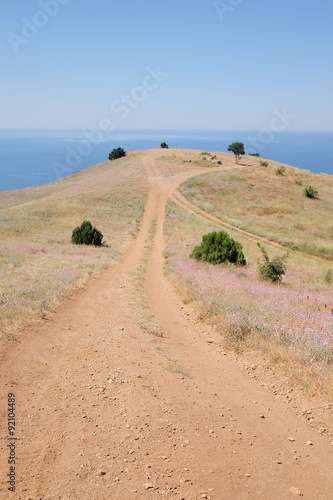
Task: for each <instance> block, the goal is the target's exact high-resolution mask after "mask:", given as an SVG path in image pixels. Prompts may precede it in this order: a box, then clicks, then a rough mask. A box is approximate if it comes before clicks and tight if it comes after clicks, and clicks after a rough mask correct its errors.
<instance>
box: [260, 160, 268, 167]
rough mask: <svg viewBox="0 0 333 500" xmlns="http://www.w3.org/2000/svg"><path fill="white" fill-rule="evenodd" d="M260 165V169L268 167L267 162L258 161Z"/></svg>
mask: <svg viewBox="0 0 333 500" xmlns="http://www.w3.org/2000/svg"><path fill="white" fill-rule="evenodd" d="M260 165H261V166H262V167H268V161H267V160H260Z"/></svg>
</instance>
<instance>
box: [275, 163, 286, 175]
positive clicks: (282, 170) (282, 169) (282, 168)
mask: <svg viewBox="0 0 333 500" xmlns="http://www.w3.org/2000/svg"><path fill="white" fill-rule="evenodd" d="M285 173H286V167H285V166H284V165H280V166H279V167H278V168H277V169H276V170H275V174H276V175H284V174H285Z"/></svg>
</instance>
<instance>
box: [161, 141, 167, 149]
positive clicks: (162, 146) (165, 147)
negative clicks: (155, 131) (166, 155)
mask: <svg viewBox="0 0 333 500" xmlns="http://www.w3.org/2000/svg"><path fill="white" fill-rule="evenodd" d="M161 148H163V149H169V146H168V145H167V143H166V142H162V143H161Z"/></svg>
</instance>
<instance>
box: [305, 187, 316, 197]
mask: <svg viewBox="0 0 333 500" xmlns="http://www.w3.org/2000/svg"><path fill="white" fill-rule="evenodd" d="M304 195H305V196H306V197H307V198H317V197H318V191H317V189H316V188H314V187H313V186H306V188H304Z"/></svg>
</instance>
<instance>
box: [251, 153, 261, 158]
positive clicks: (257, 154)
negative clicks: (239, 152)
mask: <svg viewBox="0 0 333 500" xmlns="http://www.w3.org/2000/svg"><path fill="white" fill-rule="evenodd" d="M249 156H256V157H257V158H260V154H259V153H249Z"/></svg>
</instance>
